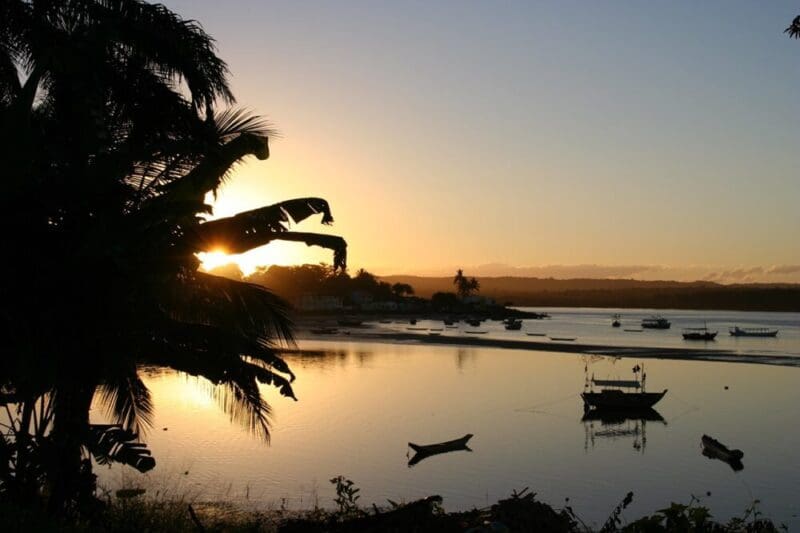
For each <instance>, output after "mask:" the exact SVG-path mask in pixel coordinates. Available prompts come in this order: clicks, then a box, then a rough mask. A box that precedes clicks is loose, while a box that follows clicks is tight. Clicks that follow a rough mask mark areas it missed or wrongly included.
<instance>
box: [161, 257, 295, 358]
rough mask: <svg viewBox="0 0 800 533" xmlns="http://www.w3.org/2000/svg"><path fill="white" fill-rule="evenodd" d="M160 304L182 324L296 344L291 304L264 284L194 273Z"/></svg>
mask: <svg viewBox="0 0 800 533" xmlns="http://www.w3.org/2000/svg"><path fill="white" fill-rule="evenodd" d="M161 302H162V305H163V308H164V311H165V312H166V313H167V314H168V316H169V317H170V318H172V319H174V320H177V321H180V322H187V323H190V324H201V325H208V326H214V327H217V328H220V329H221V330H225V331H228V332H230V333H231V334H235V335H239V336H241V337H244V338H248V339H256V340H259V341H261V342H262V343H264V344H266V345H271V344H272V343H273V342H276V341H277V342H278V343H282V344H288V345H291V344H294V334H293V331H292V330H293V327H294V325H293V323H292V320H291V319H290V318H289V304H287V303H286V302H285V301H284V300H282V299H281V298H280V297H278V296H276V295H275V294H274V293H272V292H270V291H269V290H267V289H266V288H265V287H263V286H261V285H256V284H254V283H247V282H243V281H236V280H232V279H228V278H223V277H220V276H214V275H212V274H207V273H204V272H191V273H189V275H188V276H187V277H186V278H184V279H182V280H179V281H178V282H177V283H174V284H171V285H170V286H169V287H168V289H167V290H166V291H164V293H163V294H162V296H161Z"/></svg>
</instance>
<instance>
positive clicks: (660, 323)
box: [642, 315, 672, 329]
mask: <svg viewBox="0 0 800 533" xmlns="http://www.w3.org/2000/svg"><path fill="white" fill-rule="evenodd" d="M671 325H672V323H671V322H670V321H669V320H667V319H666V318H664V317H663V316H658V315H653V316H651V317H647V318H645V319H643V320H642V327H643V328H647V329H669V328H670V326H671Z"/></svg>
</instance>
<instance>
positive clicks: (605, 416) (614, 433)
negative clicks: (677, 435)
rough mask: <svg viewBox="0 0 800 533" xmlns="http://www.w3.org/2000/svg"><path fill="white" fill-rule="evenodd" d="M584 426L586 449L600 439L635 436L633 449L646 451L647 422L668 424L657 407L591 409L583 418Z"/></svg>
mask: <svg viewBox="0 0 800 533" xmlns="http://www.w3.org/2000/svg"><path fill="white" fill-rule="evenodd" d="M581 422H583V427H584V445H583V448H584V450H585V451H588V450H589V448H590V447H591V448H594V447H595V444H596V441H597V440H599V439H609V440H618V439H623V438H633V449H634V450H636V451H637V452H640V453H644V450H645V448H646V447H647V423H648V422H651V423H660V424H663V425H665V426H666V425H667V421H666V420H664V417H663V416H661V414H660V413H659V412H658V411H656V410H655V409H653V408H651V407H648V408H645V409H591V410H589V411H585V412H584V413H583V417H582V418H581Z"/></svg>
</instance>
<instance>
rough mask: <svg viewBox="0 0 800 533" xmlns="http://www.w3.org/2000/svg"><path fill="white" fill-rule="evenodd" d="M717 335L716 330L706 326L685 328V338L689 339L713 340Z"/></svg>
mask: <svg viewBox="0 0 800 533" xmlns="http://www.w3.org/2000/svg"><path fill="white" fill-rule="evenodd" d="M716 336H717V332H716V331H708V328H707V327H705V326H704V327H702V328H684V329H683V340H687V341H713V340H714V338H715V337H716Z"/></svg>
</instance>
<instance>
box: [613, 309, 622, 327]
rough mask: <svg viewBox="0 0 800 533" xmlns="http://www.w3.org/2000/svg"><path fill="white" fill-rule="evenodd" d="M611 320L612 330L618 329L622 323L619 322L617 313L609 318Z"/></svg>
mask: <svg viewBox="0 0 800 533" xmlns="http://www.w3.org/2000/svg"><path fill="white" fill-rule="evenodd" d="M611 319H612V321H611V327H612V328H618V327H620V326H621V325H622V322H620V315H619V313H616V314H615V315H614V316H612V317H611Z"/></svg>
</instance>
